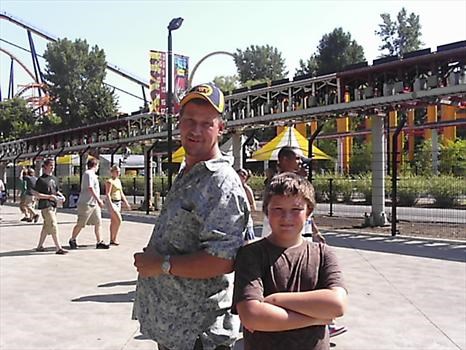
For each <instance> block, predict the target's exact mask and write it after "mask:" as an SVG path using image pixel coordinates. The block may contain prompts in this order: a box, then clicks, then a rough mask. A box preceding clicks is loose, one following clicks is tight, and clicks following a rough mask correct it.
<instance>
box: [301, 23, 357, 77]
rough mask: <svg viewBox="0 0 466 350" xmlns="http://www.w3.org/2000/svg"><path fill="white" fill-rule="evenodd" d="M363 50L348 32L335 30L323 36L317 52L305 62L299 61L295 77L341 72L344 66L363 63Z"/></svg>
mask: <svg viewBox="0 0 466 350" xmlns="http://www.w3.org/2000/svg"><path fill="white" fill-rule="evenodd" d="M364 60H365V58H364V49H363V47H362V46H361V45H359V44H358V43H357V42H356V40H353V39H352V38H351V34H350V33H349V32H344V31H343V28H341V27H339V28H335V29H334V30H333V31H332V32H331V33H328V34H324V35H323V36H322V38H321V39H320V41H319V45H318V46H317V52H316V53H314V54H312V55H311V57H310V58H309V59H308V60H306V61H303V60H300V62H299V65H300V68H298V69H297V70H296V75H302V74H312V75H322V74H327V73H331V72H337V71H340V70H342V69H343V68H344V67H345V66H347V65H349V64H353V63H358V62H361V61H364Z"/></svg>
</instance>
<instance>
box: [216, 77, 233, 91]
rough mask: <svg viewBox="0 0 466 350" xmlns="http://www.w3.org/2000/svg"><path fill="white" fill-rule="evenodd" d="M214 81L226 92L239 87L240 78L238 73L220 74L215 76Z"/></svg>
mask: <svg viewBox="0 0 466 350" xmlns="http://www.w3.org/2000/svg"><path fill="white" fill-rule="evenodd" d="M213 83H214V84H215V85H217V86H218V87H219V88H220V90H222V91H223V92H225V93H228V92H230V91H233V90H235V89H237V88H239V79H238V76H237V75H219V76H216V77H215V78H214V80H213Z"/></svg>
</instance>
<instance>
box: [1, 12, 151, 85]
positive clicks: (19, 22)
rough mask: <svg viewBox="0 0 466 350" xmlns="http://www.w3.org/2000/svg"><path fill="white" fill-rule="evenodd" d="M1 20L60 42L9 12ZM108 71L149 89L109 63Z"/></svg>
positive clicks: (132, 76)
mask: <svg viewBox="0 0 466 350" xmlns="http://www.w3.org/2000/svg"><path fill="white" fill-rule="evenodd" d="M0 20H7V21H9V22H11V23H13V24H16V25H17V26H19V27H22V28H24V29H26V30H28V31H31V32H32V33H34V34H36V35H39V36H40V37H42V38H44V39H46V40H49V41H52V42H56V41H57V40H58V38H57V37H55V36H53V35H51V34H48V33H46V32H45V31H43V30H40V29H38V28H36V27H34V26H33V25H31V24H29V23H26V22H25V21H23V20H21V19H19V18H17V17H15V16H13V15H11V14H8V13H7V12H4V11H3V12H0ZM107 69H108V70H109V71H111V72H113V73H116V74H118V75H120V76H122V77H124V78H126V79H128V80H130V81H132V82H134V83H137V84H139V85H141V86H143V87H145V88H149V83H148V82H147V81H144V80H142V79H141V78H138V77H136V76H134V75H133V74H131V73H129V72H125V71H124V70H122V69H121V68H119V67H118V66H116V65H114V64H111V63H107Z"/></svg>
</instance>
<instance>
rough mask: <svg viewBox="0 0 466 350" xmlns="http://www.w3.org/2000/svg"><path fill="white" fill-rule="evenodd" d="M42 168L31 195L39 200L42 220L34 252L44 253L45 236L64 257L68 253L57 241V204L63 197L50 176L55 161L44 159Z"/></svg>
mask: <svg viewBox="0 0 466 350" xmlns="http://www.w3.org/2000/svg"><path fill="white" fill-rule="evenodd" d="M42 168H43V174H42V176H41V177H39V179H38V180H37V182H36V186H35V188H34V190H32V194H34V196H35V197H36V198H38V199H39V209H40V211H41V214H42V218H43V219H44V223H43V225H42V231H41V233H40V238H39V243H38V244H37V248H36V251H37V252H43V251H45V249H44V246H43V244H44V241H45V238H46V237H47V235H51V236H52V239H53V242H54V243H55V248H56V253H57V254H59V255H64V254H66V253H68V251H66V250H65V249H63V248H62V247H61V245H60V242H59V241H58V224H57V202H59V201H63V200H64V198H65V197H64V196H63V195H62V194H61V193H60V192H59V188H58V180H57V178H56V177H55V176H53V175H52V173H53V169H54V168H55V161H54V160H53V159H52V158H48V159H46V160H45V161H44V164H43V165H42Z"/></svg>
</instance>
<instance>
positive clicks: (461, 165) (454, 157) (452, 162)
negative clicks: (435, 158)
mask: <svg viewBox="0 0 466 350" xmlns="http://www.w3.org/2000/svg"><path fill="white" fill-rule="evenodd" d="M440 150H441V151H440V157H439V158H440V167H439V168H440V169H439V170H440V172H441V173H442V174H453V175H459V176H466V140H460V139H456V140H455V141H451V140H445V141H444V142H442V144H441V146H440Z"/></svg>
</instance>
